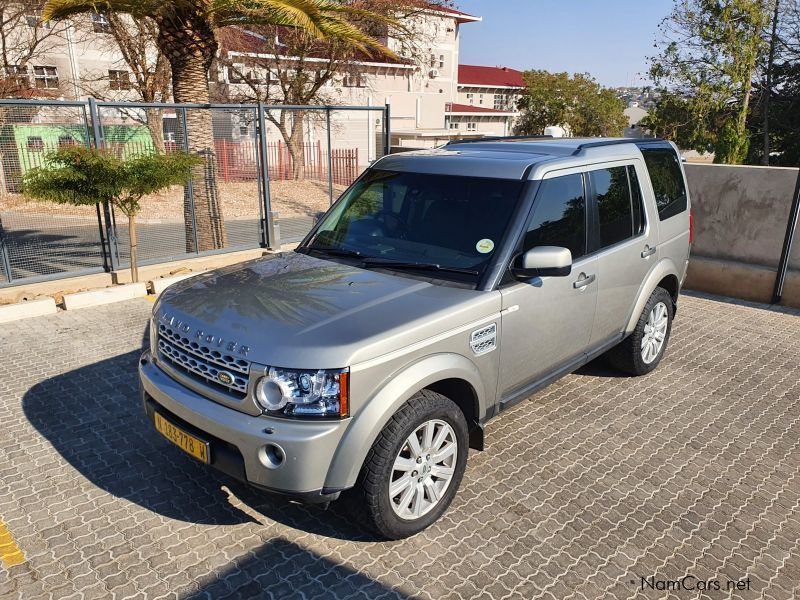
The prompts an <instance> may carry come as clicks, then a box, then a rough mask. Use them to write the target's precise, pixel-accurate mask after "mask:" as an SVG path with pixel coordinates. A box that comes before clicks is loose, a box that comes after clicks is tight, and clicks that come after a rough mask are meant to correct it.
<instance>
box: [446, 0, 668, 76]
mask: <svg viewBox="0 0 800 600" xmlns="http://www.w3.org/2000/svg"><path fill="white" fill-rule="evenodd" d="M672 6H673V0H456V7H457V8H458V9H459V10H462V11H464V12H466V13H469V14H472V15H476V16H480V17H483V21H482V22H480V23H466V24H464V25H462V27H461V56H460V62H461V63H462V64H477V65H489V66H500V65H502V66H507V67H512V68H515V69H520V70H525V69H544V70H546V71H553V72H560V71H568V72H570V73H576V72H578V73H584V72H588V73H590V74H591V75H593V76H594V77H595V79H597V80H598V81H599V82H600V83H601V84H603V85H606V86H610V87H619V86H626V85H645V84H647V83H649V81H648V78H647V57H648V56H652V55H653V54H654V51H655V48H653V43H654V42H655V39H656V36H657V33H658V25H659V24H660V23H661V20H662V19H663V18H664V17H665V16H667V15H668V14H669V12H670V10H671V8H672Z"/></svg>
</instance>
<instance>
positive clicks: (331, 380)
mask: <svg viewBox="0 0 800 600" xmlns="http://www.w3.org/2000/svg"><path fill="white" fill-rule="evenodd" d="M349 375H350V373H349V372H348V370H347V369H339V370H335V371H322V370H320V371H303V370H294V369H276V368H274V367H272V368H270V369H269V371H268V373H267V375H266V376H265V377H262V378H261V379H259V380H258V381H257V382H256V385H255V389H254V393H255V397H256V402H258V404H259V406H261V408H263V409H264V410H265V411H267V412H270V413H274V414H281V415H285V416H291V417H346V416H348V414H349V408H350V407H349V402H348V386H347V383H348V376H349Z"/></svg>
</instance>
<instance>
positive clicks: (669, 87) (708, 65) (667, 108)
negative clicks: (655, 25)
mask: <svg viewBox="0 0 800 600" xmlns="http://www.w3.org/2000/svg"><path fill="white" fill-rule="evenodd" d="M772 2H774V0H675V6H674V7H673V10H672V13H671V14H670V15H669V16H668V17H667V18H666V19H665V20H664V22H663V23H662V26H661V31H662V36H663V43H662V48H661V54H660V55H659V56H657V57H654V58H651V59H650V63H651V65H650V76H651V77H652V78H653V80H654V81H655V82H656V85H657V87H658V88H659V90H660V91H661V92H662V101H661V102H660V103H659V106H658V107H657V109H656V115H655V116H654V117H653V118H652V119H650V121H649V122H650V123H656V124H657V127H660V128H662V131H670V130H672V131H671V133H672V134H673V135H674V138H673V139H676V141H677V140H679V139H681V138H684V139H688V140H691V141H692V142H693V143H692V144H691V145H692V147H698V146H700V147H709V148H711V149H713V151H714V152H715V157H714V160H715V162H719V163H733V164H740V163H742V162H743V161H744V160H745V158H746V157H747V152H748V146H749V134H748V130H747V115H748V111H749V109H750V99H751V95H752V89H753V80H754V78H755V77H756V75H757V68H758V65H759V62H760V61H761V60H762V58H763V56H764V54H765V52H766V49H767V43H766V39H765V38H766V35H765V31H766V29H767V27H768V25H769V23H770V21H771V7H772ZM662 104H663V106H662ZM687 129H688V130H689V131H685V130H687Z"/></svg>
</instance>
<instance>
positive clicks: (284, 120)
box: [215, 0, 452, 179]
mask: <svg viewBox="0 0 800 600" xmlns="http://www.w3.org/2000/svg"><path fill="white" fill-rule="evenodd" d="M356 4H357V5H358V7H359V8H363V9H365V10H367V11H370V13H373V14H378V15H386V16H390V17H392V18H393V19H394V20H395V21H396V22H398V23H402V26H400V27H397V26H395V27H389V26H388V25H387V23H386V22H382V21H370V20H368V19H365V20H362V21H359V22H358V23H357V25H358V26H359V28H360V29H362V30H363V31H366V32H367V33H369V34H370V35H372V36H373V37H374V38H376V39H378V40H381V42H383V43H385V44H387V45H388V46H389V47H390V48H391V49H392V50H394V52H395V53H396V54H397V55H398V57H396V58H390V57H386V56H379V55H371V54H368V53H366V52H364V50H363V49H361V48H358V47H356V46H354V45H353V44H351V43H348V42H346V41H342V40H324V39H323V40H320V39H318V38H314V37H313V36H311V35H309V34H308V33H307V32H304V31H302V30H297V29H288V28H282V27H274V26H272V27H251V28H249V29H248V30H247V31H244V30H242V29H239V28H236V27H227V28H225V29H224V30H220V31H219V32H218V37H219V39H220V42H221V46H222V52H221V53H220V56H219V57H218V59H217V70H218V71H222V70H226V71H227V73H228V80H229V81H230V82H233V83H238V84H243V85H239V86H236V88H235V89H234V88H233V87H232V86H227V88H221V87H220V86H215V89H216V90H217V94H216V96H217V98H218V99H220V100H233V101H237V102H253V101H255V102H266V103H270V104H287V105H298V106H305V105H319V104H333V103H335V102H336V101H337V100H339V101H340V99H339V98H337V97H336V95H335V93H334V92H333V91H332V90H331V88H330V86H329V85H328V84H330V83H333V82H334V81H336V80H339V79H342V80H344V79H349V80H350V82H353V83H351V85H353V84H354V85H356V86H358V87H367V85H368V81H367V80H368V77H367V76H366V74H365V72H364V67H363V63H364V62H395V63H397V64H400V65H412V66H419V67H422V66H425V65H427V63H429V62H430V60H431V57H430V51H429V48H430V47H431V46H432V36H433V35H434V33H433V32H431V31H429V30H428V29H427V28H426V26H425V25H426V23H427V21H426V20H425V19H424V18H421V17H424V16H425V15H429V14H430V13H431V12H432V11H433V12H435V11H436V10H437V9H438V8H440V7H449V6H451V4H452V2H450V0H438V1H436V2H431V1H428V0H399V1H398V0H358V1H357V2H355V3H354V5H356ZM276 112H277V114H275V112H273V111H269V112H268V113H267V115H266V117H267V119H268V120H269V121H270V122H271V123H272V124H273V125H275V127H276V128H277V129H278V131H279V132H280V134H281V137H282V138H283V139H284V141H285V142H286V146H287V149H288V151H289V154H290V155H291V159H292V175H293V177H294V178H295V179H301V178H302V177H303V173H304V167H305V151H304V129H305V124H306V123H307V121H308V119H309V118H312V117H311V115H314V114H315V113H314V112H313V111H298V110H293V111H288V110H281V111H276Z"/></svg>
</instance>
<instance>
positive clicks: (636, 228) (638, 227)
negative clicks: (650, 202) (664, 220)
mask: <svg viewBox="0 0 800 600" xmlns="http://www.w3.org/2000/svg"><path fill="white" fill-rule="evenodd" d="M628 181H630V184H631V202H632V203H633V235H639V234H640V233H642V232H643V231H644V226H645V212H644V201H643V200H642V188H641V186H639V177H638V176H637V175H636V167H633V166H629V167H628Z"/></svg>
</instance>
